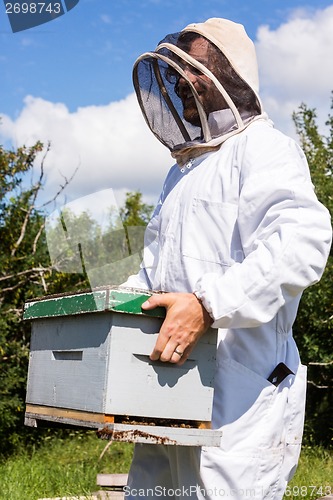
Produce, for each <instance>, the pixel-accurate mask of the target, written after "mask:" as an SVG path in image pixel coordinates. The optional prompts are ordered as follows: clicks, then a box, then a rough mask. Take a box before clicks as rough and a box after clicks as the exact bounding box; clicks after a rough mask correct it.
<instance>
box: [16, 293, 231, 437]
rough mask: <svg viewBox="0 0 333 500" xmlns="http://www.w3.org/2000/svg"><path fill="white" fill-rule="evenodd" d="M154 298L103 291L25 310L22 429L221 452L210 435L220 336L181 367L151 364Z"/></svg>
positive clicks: (156, 318) (206, 339)
mask: <svg viewBox="0 0 333 500" xmlns="http://www.w3.org/2000/svg"><path fill="white" fill-rule="evenodd" d="M149 295H150V294H149V293H147V292H144V291H142V290H133V289H125V288H103V289H98V290H95V291H92V292H85V293H78V294H71V295H61V296H53V297H44V298H42V299H40V300H35V301H31V302H28V303H26V304H25V311H24V319H26V320H30V321H31V329H32V331H31V348H30V359H29V369H28V382H27V395H26V414H25V417H26V419H25V423H26V425H30V426H38V425H40V424H43V423H44V425H45V422H56V423H60V424H64V425H76V426H82V427H88V428H89V427H90V428H97V429H99V432H100V434H101V435H104V436H106V437H109V438H111V439H115V440H123V441H135V442H151V443H157V442H163V443H167V444H188V445H211V446H218V445H219V443H220V437H221V433H220V432H217V431H212V430H210V429H209V427H210V420H211V414H212V404H213V380H214V372H215V355H216V342H217V332H216V330H213V329H211V330H209V331H208V332H207V334H205V335H204V336H203V337H202V338H201V340H200V342H199V343H198V344H197V346H196V348H195V349H194V350H193V353H192V354H191V356H190V357H189V359H188V360H187V361H186V362H185V363H184V365H183V366H178V365H174V364H171V363H162V362H160V361H151V360H150V358H149V354H150V353H151V351H152V349H153V346H154V344H155V342H156V338H157V335H158V332H159V329H160V326H161V324H162V322H163V317H164V314H165V311H164V309H161V308H160V309H156V310H154V311H151V312H147V313H143V311H142V309H141V305H142V303H143V302H144V301H145V300H147V298H148V296H149Z"/></svg>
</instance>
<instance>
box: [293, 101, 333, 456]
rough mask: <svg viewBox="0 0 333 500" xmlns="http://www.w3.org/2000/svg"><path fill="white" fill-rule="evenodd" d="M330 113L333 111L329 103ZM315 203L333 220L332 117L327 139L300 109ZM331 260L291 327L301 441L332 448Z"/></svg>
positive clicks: (298, 123)
mask: <svg viewBox="0 0 333 500" xmlns="http://www.w3.org/2000/svg"><path fill="white" fill-rule="evenodd" d="M331 109H333V99H332V105H331ZM293 118H294V122H295V126H296V131H297V133H298V136H299V138H300V142H301V146H302V148H303V150H304V152H305V154H306V157H307V160H308V163H309V167H310V171H311V176H312V181H313V183H314V185H315V189H316V193H317V196H318V198H319V200H320V201H321V202H322V203H323V204H324V205H325V206H326V207H327V208H328V210H329V211H330V213H331V216H332V215H333V117H332V116H331V115H329V116H328V120H327V122H326V126H327V129H328V134H327V135H322V134H320V132H319V129H318V124H317V116H316V111H315V110H314V109H309V108H308V107H307V106H306V105H305V104H302V105H301V106H300V108H299V110H298V112H296V113H294V115H293ZM332 283H333V255H332V250H331V255H330V257H329V259H328V263H327V266H326V270H325V272H324V275H323V277H322V279H321V281H320V282H319V283H318V284H317V285H314V286H312V287H310V288H308V289H307V290H305V292H304V294H303V297H302V300H301V304H300V307H299V311H298V316H297V320H296V323H295V326H294V336H295V339H296V341H297V343H298V346H299V349H300V354H301V358H302V360H303V362H304V363H306V364H307V365H308V367H309V370H308V379H309V381H308V400H307V411H306V433H305V435H306V439H307V440H308V441H309V442H316V443H318V442H319V443H323V444H325V445H326V446H332V445H333V433H332V431H333V427H332V413H331V412H332V403H333V397H332V396H333V382H332V380H333V360H332V352H333V337H332V333H333V287H332Z"/></svg>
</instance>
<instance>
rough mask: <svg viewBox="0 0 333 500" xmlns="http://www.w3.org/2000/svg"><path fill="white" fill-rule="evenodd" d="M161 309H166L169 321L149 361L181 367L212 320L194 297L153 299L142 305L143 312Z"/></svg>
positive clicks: (179, 295)
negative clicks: (144, 310) (176, 364)
mask: <svg viewBox="0 0 333 500" xmlns="http://www.w3.org/2000/svg"><path fill="white" fill-rule="evenodd" d="M158 306H161V307H165V308H166V317H165V320H164V322H163V324H162V327H161V330H160V333H159V336H158V338H157V341H156V345H155V347H154V350H153V352H152V353H151V355H150V359H151V360H154V361H156V360H158V359H160V360H161V361H169V362H170V363H178V364H179V365H182V364H183V363H185V361H186V359H187V358H188V356H189V354H190V352H191V351H192V349H193V348H194V346H195V344H196V343H197V341H198V340H199V338H200V337H201V336H202V335H203V334H204V333H205V332H206V330H207V329H208V328H209V326H210V325H211V324H212V322H213V320H212V318H211V317H210V315H209V314H208V312H207V311H206V309H205V308H204V307H203V305H202V304H201V302H200V300H199V299H198V298H197V297H196V296H195V295H194V294H193V293H163V294H158V295H152V297H150V298H149V299H148V300H147V301H146V302H144V304H142V308H143V309H155V307H158Z"/></svg>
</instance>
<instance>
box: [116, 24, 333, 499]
mask: <svg viewBox="0 0 333 500" xmlns="http://www.w3.org/2000/svg"><path fill="white" fill-rule="evenodd" d="M192 33H194V34H196V35H200V36H202V37H204V39H205V40H208V41H209V43H210V44H211V45H212V46H213V47H214V50H215V53H216V50H217V52H219V51H221V52H222V53H223V54H224V56H225V57H226V58H227V61H228V62H229V63H230V65H231V66H232V68H233V69H234V70H235V73H236V76H237V77H238V78H239V77H240V80H242V82H243V83H245V86H246V87H247V90H248V92H247V96H248V98H247V99H248V100H247V103H245V104H244V105H242V104H239V102H238V103H237V104H236V103H235V99H236V97H237V96H236V97H234V96H232V94H233V87H232V85H231V87H230V85H229V87H228V85H227V83H226V82H225V81H224V80H223V71H222V73H221V71H220V70H221V68H220V67H218V66H216V70H215V66H214V68H213V69H208V68H207V67H206V66H205V61H203V60H198V59H196V58H195V57H193V50H192V55H191V54H188V52H190V50H189V47H193V46H192V45H191V43H192V42H193V39H195V38H196V35H194V37H193V36H192V35H191V34H192ZM191 37H192V38H191ZM191 40H192V41H191ZM221 57H222V56H221ZM221 61H223V59H221ZM221 64H222V63H221ZM223 64H224V63H223ZM207 66H208V64H207ZM210 68H212V65H210ZM223 69H224V68H222V70H223ZM193 75H195V76H194V77H193ZM221 75H222V76H221ZM200 77H202V78H203V79H204V81H205V82H207V81H208V79H209V80H210V82H211V83H212V85H214V91H213V92H215V94H214V95H218V94H216V92H218V93H219V96H220V97H221V99H220V102H221V103H223V104H222V105H220V107H219V108H218V109H213V111H208V108H207V106H206V105H205V102H204V101H203V98H202V95H201V92H200V90H199V91H198V88H200V85H199V87H198V86H197V84H196V83H193V82H194V80H195V78H200ZM181 81H182V85H183V89H184V81H185V82H186V84H187V91H186V92H187V94H186V95H185V94H184V91H183V94H182V91H181V89H180V87H179V86H180V82H181ZM134 85H135V88H136V92H137V96H138V100H139V103H140V106H141V108H142V111H143V114H144V116H145V119H146V121H147V124H148V125H149V127H150V128H151V130H152V131H153V133H154V134H155V135H156V136H157V137H158V138H159V140H161V142H163V143H164V144H165V145H166V146H167V147H168V148H169V149H170V151H171V153H172V155H173V157H174V158H176V160H177V164H176V165H175V166H174V167H173V168H172V169H171V171H170V172H169V175H168V176H167V179H166V181H165V184H164V187H163V191H162V194H161V198H160V201H159V203H158V205H157V207H156V210H155V213H154V215H153V217H152V220H151V221H150V223H149V225H148V228H147V231H146V247H145V254H144V260H143V263H142V268H141V271H140V273H139V274H138V275H137V276H131V277H130V278H129V279H128V281H127V282H126V285H127V286H135V287H139V288H149V289H153V290H162V291H165V292H191V293H195V294H196V296H197V297H198V298H199V299H200V300H201V302H202V304H203V306H204V307H205V309H206V310H207V311H208V313H209V314H210V316H211V318H212V321H213V323H212V326H213V327H214V328H219V343H218V351H217V368H216V377H215V391H214V408H213V417H212V425H213V427H214V428H221V429H222V431H223V437H222V444H221V447H220V448H194V447H193V448H192V447H178V446H168V447H164V446H159V445H137V446H136V449H135V455H134V460H133V463H132V467H131V471H130V474H129V483H128V487H127V491H126V496H128V497H129V498H134V497H135V496H136V495H138V494H139V491H140V496H141V497H147V498H149V497H150V498H154V497H156V498H157V497H159V496H163V494H160V493H163V492H164V496H165V497H169V498H170V497H171V498H172V497H175V498H176V497H179V498H187V497H189V498H210V499H213V498H220V497H222V496H225V497H227V496H233V497H234V498H239V499H241V498H256V499H263V498H267V499H268V498H270V499H281V498H282V496H283V492H284V489H285V487H286V484H287V481H288V480H289V479H290V478H291V476H292V474H293V472H294V471H295V469H296V465H297V461H298V457H299V452H300V445H301V439H302V432H303V420H304V406H305V390H306V369H305V367H304V366H302V365H301V363H300V359H299V355H298V350H297V347H296V344H295V342H294V339H293V337H292V325H293V322H294V320H295V317H296V313H297V308H298V304H299V300H300V297H301V293H302V291H303V290H304V288H306V287H308V286H310V285H311V284H313V283H315V282H317V281H318V280H319V279H320V277H321V274H322V272H323V269H324V267H325V263H326V259H327V255H328V252H329V248H330V243H331V225H330V218H329V215H328V212H327V210H326V209H325V208H324V207H323V206H322V205H321V204H320V203H319V202H318V200H317V198H316V196H315V194H314V190H313V186H312V183H311V179H310V175H309V171H308V166H307V162H306V159H305V157H304V155H303V153H302V151H301V150H300V148H299V147H298V145H297V144H296V143H295V142H294V141H293V140H292V139H290V138H288V137H286V136H285V135H283V134H282V133H280V132H279V131H277V130H276V129H274V127H273V125H272V123H271V122H270V121H269V119H268V118H267V116H266V114H264V113H263V111H262V105H261V102H260V98H259V96H258V91H259V89H258V87H259V85H258V76H257V63H256V56H255V51H254V46H253V44H252V42H251V41H250V39H249V38H248V37H247V35H246V33H245V30H244V28H243V27H242V26H240V25H237V24H235V23H232V22H230V21H227V20H224V19H209V20H208V21H206V22H205V23H201V24H191V25H189V26H187V27H186V28H185V29H184V30H183V31H182V32H181V33H178V34H176V35H169V36H168V37H166V39H165V40H164V41H163V42H161V43H160V44H159V46H158V47H157V49H156V50H155V51H154V52H149V53H146V54H143V55H142V56H141V57H140V58H139V59H138V60H137V62H136V64H135V66H134ZM235 85H236V84H235ZM234 94H235V95H236V94H237V89H236V90H235V92H234ZM219 96H218V97H217V98H215V97H214V99H215V101H214V102H218V101H219ZM191 99H192V101H191ZM193 99H194V101H195V103H196V106H197V115H196V119H195V120H191V121H188V120H187V119H186V109H185V108H186V102H187V103H189V102H190V103H191V105H192V107H193ZM248 103H250V104H248ZM280 363H283V366H284V367H287V368H286V370H287V371H286V373H285V375H286V376H285V378H283V376H282V377H281V378H283V380H282V381H280V380H279V377H278V380H276V379H275V378H274V377H273V378H270V375H271V373H272V372H273V370H274V369H275V368H276V367H277V366H278V365H279V364H280ZM147 397H149V396H147ZM193 397H195V394H193ZM163 488H164V489H163ZM166 491H167V493H166Z"/></svg>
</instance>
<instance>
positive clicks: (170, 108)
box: [133, 18, 262, 165]
mask: <svg viewBox="0 0 333 500" xmlns="http://www.w3.org/2000/svg"><path fill="white" fill-rule="evenodd" d="M200 37H202V38H204V39H206V41H207V42H206V45H207V51H206V58H205V60H203V59H202V58H200V61H199V60H197V59H195V58H194V57H193V56H191V55H190V54H189V52H191V46H192V43H193V40H194V39H195V38H200ZM212 54H215V56H214V58H213V55H212ZM216 54H217V57H216ZM198 59H199V58H198ZM227 66H228V67H229V71H226V67H227ZM230 71H231V74H232V77H230ZM227 73H228V74H229V76H228V74H227ZM191 75H192V76H191ZM193 75H196V77H198V78H201V80H202V84H203V85H204V86H207V82H209V84H210V88H211V89H212V88H213V95H214V96H215V97H216V95H217V96H218V98H217V99H215V101H214V102H215V108H217V109H214V105H213V109H208V108H209V106H208V105H207V103H206V102H205V99H204V98H202V97H201V92H200V88H199V90H198V87H197V85H196V84H194V83H193ZM133 82H134V87H135V91H136V94H137V98H138V102H139V105H140V107H141V110H142V113H143V115H144V117H145V120H146V122H147V124H148V126H149V127H150V129H151V130H152V132H153V133H154V135H155V136H156V137H157V138H158V139H159V140H160V141H161V142H162V143H163V144H164V145H165V146H167V147H168V148H169V149H170V151H171V154H172V156H173V157H175V158H176V160H177V162H178V163H179V164H180V165H182V164H184V163H185V162H186V161H187V160H188V159H189V158H194V157H196V156H198V155H200V154H202V153H204V152H206V151H210V150H214V149H217V148H219V147H220V145H221V144H222V142H224V141H225V140H226V139H227V138H228V137H230V136H231V135H234V134H237V133H239V132H240V131H242V130H244V128H246V127H247V125H248V124H249V123H250V122H251V121H253V119H256V118H257V117H258V116H259V115H260V114H261V112H262V111H261V103H260V99H259V97H258V91H259V82H258V68H257V60H256V54H255V48H254V45H253V43H252V41H251V40H250V38H249V37H248V36H247V34H246V32H245V29H244V27H243V26H242V25H240V24H236V23H234V22H232V21H228V20H226V19H218V18H213V19H208V20H207V21H206V22H204V23H198V24H190V25H188V26H187V27H186V28H185V29H183V30H182V31H181V32H180V33H175V34H172V35H168V36H167V37H166V38H164V40H162V41H161V42H160V43H159V45H158V46H157V48H156V49H155V51H154V52H146V53H144V54H142V55H141V56H140V57H139V58H138V59H137V60H136V62H135V64H134V69H133ZM184 82H185V83H184ZM180 86H182V89H184V88H186V98H185V97H184V91H183V94H182V93H181V91H180ZM240 86H241V87H242V88H243V90H242V91H240V90H239V89H240ZM199 87H200V86H199ZM244 89H245V93H246V97H245V98H244V97H242V96H243V94H244ZM217 92H218V94H217ZM189 97H190V100H191V101H192V105H193V104H194V103H195V105H196V120H191V123H190V122H189V121H187V120H186V119H185V117H184V111H185V115H186V106H188V104H186V102H187V103H188V102H189V101H188V98H189ZM193 99H194V101H193ZM213 104H214V103H213Z"/></svg>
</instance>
